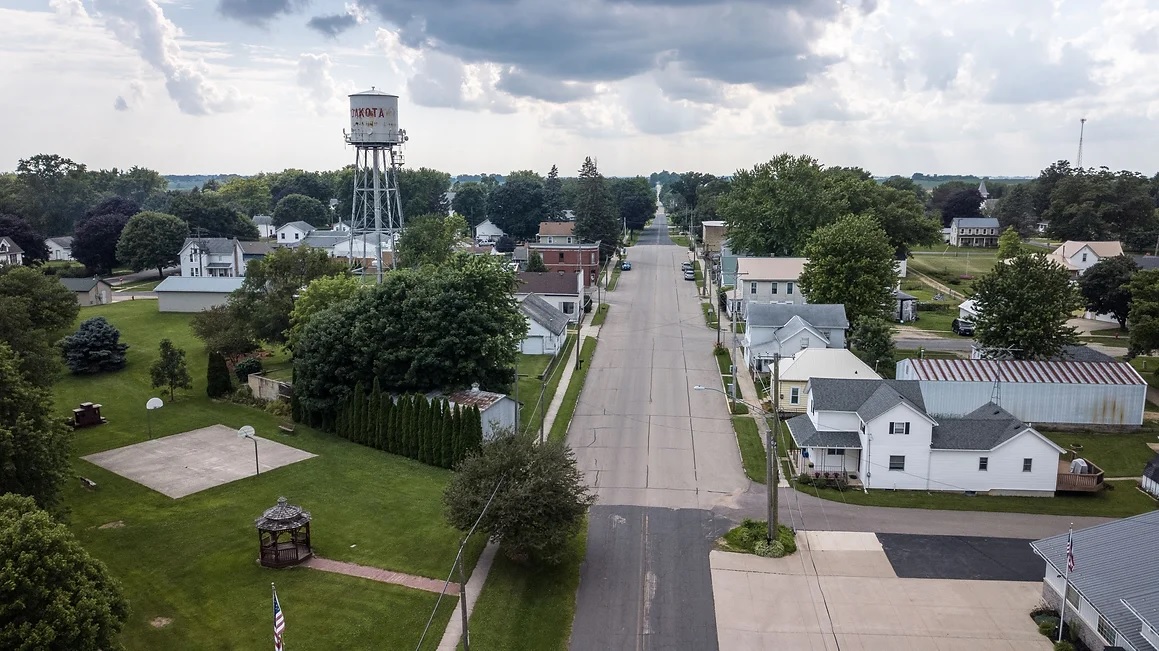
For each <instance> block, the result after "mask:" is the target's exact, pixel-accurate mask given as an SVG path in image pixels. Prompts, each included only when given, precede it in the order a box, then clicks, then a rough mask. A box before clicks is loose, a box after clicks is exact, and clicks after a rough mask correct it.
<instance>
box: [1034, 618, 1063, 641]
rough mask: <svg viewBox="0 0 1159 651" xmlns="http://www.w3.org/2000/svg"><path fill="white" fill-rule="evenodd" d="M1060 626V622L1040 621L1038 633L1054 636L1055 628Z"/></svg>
mask: <svg viewBox="0 0 1159 651" xmlns="http://www.w3.org/2000/svg"><path fill="white" fill-rule="evenodd" d="M1056 628H1058V622H1050V621H1045V620H1044V621H1041V622H1039V623H1038V633H1039V634H1040V635H1045V636H1046V637H1050V638H1053V637H1054V632H1055V629H1056Z"/></svg>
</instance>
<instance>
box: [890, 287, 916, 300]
mask: <svg viewBox="0 0 1159 651" xmlns="http://www.w3.org/2000/svg"><path fill="white" fill-rule="evenodd" d="M893 297H894V299H896V300H899V301H916V300H918V297H917V296H914V295H912V294H907V293H905V292H903V291H901V290H900V289H895V290H893Z"/></svg>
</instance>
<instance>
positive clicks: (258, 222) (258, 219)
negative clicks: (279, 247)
mask: <svg viewBox="0 0 1159 651" xmlns="http://www.w3.org/2000/svg"><path fill="white" fill-rule="evenodd" d="M254 226H257V227H258V237H261V238H262V239H269V238H272V237H274V236H275V235H276V234H277V231H278V228H277V227H276V226H274V218H273V217H272V216H270V215H254Z"/></svg>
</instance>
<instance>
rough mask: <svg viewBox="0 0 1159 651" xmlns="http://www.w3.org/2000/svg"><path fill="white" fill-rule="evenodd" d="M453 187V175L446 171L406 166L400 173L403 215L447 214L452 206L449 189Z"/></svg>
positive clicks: (399, 183)
mask: <svg viewBox="0 0 1159 651" xmlns="http://www.w3.org/2000/svg"><path fill="white" fill-rule="evenodd" d="M450 189H451V175H450V174H447V173H446V172H440V171H438V170H434V169H431V168H429V167H420V168H418V169H411V168H409V167H404V168H403V169H401V170H399V173H398V193H399V199H400V201H401V202H402V214H403V215H426V214H430V213H434V214H437V215H445V214H447V212H449V211H450V209H451V206H450V204H449V203H448V201H447V191H448V190H450Z"/></svg>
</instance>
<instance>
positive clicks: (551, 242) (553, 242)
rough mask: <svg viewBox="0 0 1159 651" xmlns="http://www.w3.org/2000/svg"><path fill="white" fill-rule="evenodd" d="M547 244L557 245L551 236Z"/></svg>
mask: <svg viewBox="0 0 1159 651" xmlns="http://www.w3.org/2000/svg"><path fill="white" fill-rule="evenodd" d="M547 243H548V244H555V238H554V237H551V236H548V238H547Z"/></svg>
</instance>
